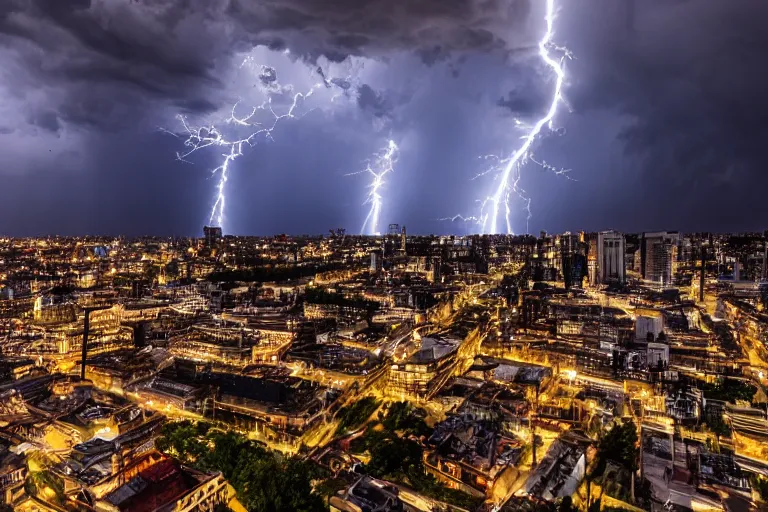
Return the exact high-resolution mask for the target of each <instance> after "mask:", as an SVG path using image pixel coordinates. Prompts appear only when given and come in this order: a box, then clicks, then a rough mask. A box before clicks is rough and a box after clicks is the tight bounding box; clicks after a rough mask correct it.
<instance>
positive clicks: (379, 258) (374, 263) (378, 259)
mask: <svg viewBox="0 0 768 512" xmlns="http://www.w3.org/2000/svg"><path fill="white" fill-rule="evenodd" d="M383 263H384V259H383V255H382V254H381V251H371V272H381V268H382V266H383Z"/></svg>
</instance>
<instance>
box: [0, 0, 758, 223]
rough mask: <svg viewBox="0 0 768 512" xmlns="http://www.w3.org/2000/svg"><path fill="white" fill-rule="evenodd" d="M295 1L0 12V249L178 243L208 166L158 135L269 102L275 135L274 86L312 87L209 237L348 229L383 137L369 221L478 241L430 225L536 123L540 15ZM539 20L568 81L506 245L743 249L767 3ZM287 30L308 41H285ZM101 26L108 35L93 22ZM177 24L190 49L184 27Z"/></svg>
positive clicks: (543, 101) (280, 91)
mask: <svg viewBox="0 0 768 512" xmlns="http://www.w3.org/2000/svg"><path fill="white" fill-rule="evenodd" d="M632 5H634V10H633V11H631V10H629V9H630V8H631V7H632ZM292 6H293V8H294V9H293V10H289V11H286V12H285V13H275V15H274V17H273V22H274V23H275V27H278V28H271V27H270V26H269V23H261V24H258V25H254V26H247V27H246V26H244V24H243V21H242V19H245V18H247V16H249V15H250V11H249V10H248V8H244V11H243V14H242V16H241V18H242V19H238V18H237V16H235V15H233V13H232V12H231V11H220V10H217V9H213V8H212V9H210V10H207V11H206V10H204V9H202V7H201V6H198V5H196V4H194V3H192V4H189V5H187V7H186V8H183V7H181V6H180V5H179V6H176V7H178V8H176V7H175V5H174V2H168V3H167V4H163V7H162V8H160V7H158V9H160V11H162V14H163V15H162V16H153V15H152V13H151V11H150V8H149V7H148V6H146V5H143V4H142V3H140V2H136V3H131V4H126V5H125V6H121V7H117V6H115V5H111V4H108V3H102V2H93V3H90V2H80V3H72V4H67V5H62V4H59V3H51V2H44V1H42V0H41V1H37V2H12V3H11V4H9V6H7V7H6V8H5V10H4V11H3V12H2V13H1V14H0V38H2V40H3V41H4V42H6V43H7V44H5V45H4V46H3V49H2V50H1V51H0V61H1V62H3V63H4V65H3V69H4V72H3V75H2V81H0V87H1V88H2V89H3V90H4V92H5V93H7V94H6V95H5V97H4V99H3V103H2V104H1V105H0V109H1V110H2V111H3V112H4V113H5V114H6V115H5V116H4V118H3V121H2V122H0V133H1V134H2V135H0V137H1V139H0V140H2V143H3V145H4V147H5V148H6V149H7V150H6V151H5V152H4V153H3V155H2V157H0V179H2V182H3V184H4V187H3V189H4V190H5V192H6V193H5V195H4V199H3V201H2V202H0V218H2V219H3V220H2V221H0V233H2V234H4V235H13V236H23V235H30V236H31V235H44V234H54V233H61V234H68V235H75V234H83V233H93V234H96V233H110V234H126V235H131V236H134V235H141V234H153V235H174V234H175V235H184V236H191V235H195V234H198V233H199V232H200V226H202V225H204V224H207V223H208V220H209V219H208V217H209V215H208V214H209V213H210V212H211V208H212V206H213V205H214V200H215V191H216V186H217V178H216V177H212V175H211V172H210V171H211V170H212V169H214V168H216V166H218V165H220V164H221V161H220V160H219V159H218V155H219V154H220V153H222V152H223V151H218V150H219V149H221V148H209V149H210V150H206V151H200V152H196V153H195V154H194V155H189V156H187V157H186V158H185V160H186V161H181V160H178V159H176V155H177V153H184V150H185V146H184V144H183V142H184V140H183V138H180V137H179V136H180V135H183V130H182V128H181V126H180V125H179V122H178V120H177V117H176V116H177V115H179V114H181V115H184V116H186V119H188V121H189V122H190V123H191V124H192V125H194V126H203V125H206V123H209V122H210V123H213V124H214V125H215V126H217V127H219V126H222V124H221V123H222V122H225V121H226V119H227V118H228V117H231V116H232V115H233V111H234V115H236V116H238V118H240V119H242V118H243V116H246V115H247V114H248V113H249V112H250V109H251V108H252V107H256V106H259V105H261V104H262V103H261V102H262V101H264V100H265V98H266V99H269V98H272V101H273V103H272V104H273V105H274V107H275V108H274V112H275V115H278V116H280V115H284V114H285V113H286V112H287V111H288V110H289V109H290V101H288V100H289V99H290V98H292V97H293V96H292V94H289V91H290V92H291V93H293V92H295V93H298V92H302V93H304V94H306V93H308V92H309V91H314V92H313V94H312V96H311V97H309V98H307V99H306V102H303V101H302V102H301V103H300V104H299V105H298V106H297V110H296V111H295V113H296V114H297V115H296V118H295V119H285V120H284V121H285V122H282V121H281V122H280V124H278V125H275V129H274V131H273V133H271V138H272V140H265V141H259V143H258V144H255V145H254V146H253V147H250V146H249V147H248V148H247V150H246V151H244V152H243V155H242V156H240V157H239V158H238V159H237V160H234V161H233V162H232V172H231V173H230V175H229V180H228V183H227V190H228V193H229V194H230V195H231V197H230V198H228V199H229V201H228V202H227V208H226V211H225V214H224V215H225V217H226V218H225V222H223V224H224V227H225V231H226V232H227V233H233V234H254V233H280V232H284V233H291V234H299V233H323V232H326V231H327V230H328V229H330V228H336V227H346V228H347V230H348V231H349V232H354V231H355V230H356V229H357V228H356V227H357V226H360V225H362V224H363V221H364V219H365V217H366V214H367V213H368V211H369V206H370V205H368V204H365V202H366V196H367V194H368V193H369V189H368V188H366V187H368V186H369V182H368V181H366V180H365V179H362V178H361V179H355V178H349V177H347V176H346V175H348V174H352V173H355V172H358V171H360V169H362V168H365V163H366V162H367V161H370V159H371V158H372V157H374V155H375V154H376V153H377V152H378V151H380V150H381V148H382V147H385V146H386V144H387V141H390V140H391V141H394V142H395V143H396V144H397V146H398V148H399V159H398V162H397V165H396V167H395V169H394V171H393V172H392V173H389V174H388V175H387V177H386V183H385V184H384V188H382V197H383V199H382V205H381V223H382V224H383V225H386V224H388V223H390V222H397V223H400V224H405V225H408V226H409V229H410V230H411V231H412V232H413V233H450V232H456V233H460V234H464V233H473V232H479V231H482V228H481V227H480V226H478V225H477V224H475V223H474V222H473V221H466V222H462V221H454V222H450V221H446V220H441V219H448V218H453V217H455V216H456V215H462V216H463V217H464V218H469V217H477V216H478V215H479V212H480V211H481V208H480V205H479V202H482V201H483V200H484V199H485V198H488V197H491V196H493V194H494V191H495V190H496V188H497V187H498V177H494V176H495V175H494V173H490V174H488V175H485V176H481V177H479V178H476V179H473V178H474V177H475V176H476V175H477V174H480V173H483V172H484V171H485V170H487V168H488V163H489V162H488V160H487V159H484V158H482V157H484V156H486V155H489V154H494V155H498V156H499V157H501V158H508V157H509V156H510V155H511V154H512V153H514V151H515V149H516V148H517V147H519V143H518V141H519V137H520V136H521V134H524V133H525V132H524V128H523V131H522V132H521V130H520V129H518V128H515V121H514V118H515V117H517V118H519V119H520V120H521V122H533V121H535V120H537V119H539V118H541V116H542V115H543V114H544V113H545V112H546V109H547V105H548V101H549V100H550V99H551V98H550V97H549V95H551V92H552V87H553V85H554V84H553V81H552V73H551V70H548V69H547V66H545V65H543V64H542V61H541V58H540V56H539V55H538V54H537V52H536V51H535V45H536V43H537V42H539V41H541V37H542V34H543V33H544V31H545V29H546V27H545V25H544V23H543V20H544V18H545V16H544V15H545V9H544V3H536V2H533V3H531V2H525V1H520V0H518V1H514V2H512V1H510V2H506V3H505V2H502V3H500V4H499V5H498V6H496V7H498V8H499V9H502V7H503V9H502V10H500V11H499V12H498V13H497V14H498V17H497V18H498V20H496V21H489V19H492V18H493V17H492V16H491V17H489V16H484V15H485V14H487V13H484V12H482V11H480V10H478V9H480V8H479V7H477V6H473V4H466V5H465V6H464V7H463V9H464V10H462V8H457V9H456V10H450V9H448V10H441V8H440V7H439V5H437V4H435V6H432V5H425V6H424V7H423V9H419V10H413V9H410V8H408V7H406V8H404V9H403V10H402V13H400V14H398V15H395V14H390V13H389V12H388V11H385V10H383V9H384V4H381V3H379V2H375V1H372V2H371V3H370V5H368V7H367V8H363V7H362V6H360V7H359V9H360V11H359V13H358V14H359V16H358V17H357V18H359V19H356V20H349V19H347V18H345V17H343V16H334V15H332V14H333V13H326V12H322V10H321V9H322V8H321V7H318V6H309V5H304V2H301V1H299V0H296V1H295V2H293V3H292ZM555 6H556V8H557V11H558V13H557V18H556V23H555V25H554V31H553V37H552V43H553V44H555V45H558V46H559V45H562V46H564V47H567V48H568V49H569V50H570V52H571V54H572V55H573V57H574V58H573V59H572V60H566V61H565V63H564V65H565V69H566V81H565V84H564V93H563V99H564V101H565V103H564V106H566V107H568V109H567V110H568V111H566V109H561V112H559V113H558V115H557V116H556V117H555V119H554V122H553V126H552V130H550V131H547V133H546V134H545V135H544V136H543V137H541V138H540V140H538V139H537V141H536V142H535V148H534V150H533V153H534V155H533V156H534V157H535V161H537V162H539V163H543V164H545V166H546V167H547V169H544V168H542V167H541V166H539V165H536V163H531V162H529V164H528V165H527V166H526V168H525V169H524V172H523V173H522V174H521V181H520V187H521V189H524V190H525V196H526V197H527V198H530V200H531V214H532V216H531V219H530V222H527V219H526V217H527V212H526V209H525V206H526V202H525V200H523V199H520V198H517V197H516V196H511V197H512V200H511V202H510V212H511V216H510V218H511V228H512V231H514V232H516V233H524V232H526V231H527V232H531V233H538V232H539V231H540V230H546V231H549V232H563V231H567V230H570V231H576V230H578V229H586V230H588V231H594V230H598V229H603V228H605V227H607V226H605V220H604V219H605V218H606V217H607V216H610V218H611V226H610V227H611V228H615V229H617V230H620V231H624V232H637V231H641V230H647V229H648V228H653V229H663V228H666V229H678V230H681V231H686V232H689V231H705V230H711V231H718V232H725V231H759V230H762V229H763V228H764V226H763V225H762V221H761V220H760V219H761V218H765V217H766V215H768V206H766V205H765V202H764V201H761V197H760V194H761V190H763V189H764V188H765V187H766V186H768V182H766V180H767V179H768V178H766V176H765V173H762V172H761V169H762V168H764V166H765V163H766V162H765V155H764V151H763V150H762V145H761V143H760V141H761V140H762V139H763V138H764V128H763V127H762V123H761V122H760V119H762V117H764V116H763V113H764V112H765V109H766V107H767V106H766V104H765V101H764V99H763V95H762V92H761V90H760V88H759V87H758V85H757V84H759V83H761V75H760V72H759V70H760V69H762V67H759V66H756V65H755V64H756V63H757V62H758V61H757V59H758V58H760V50H761V47H762V46H761V44H760V41H761V38H762V37H764V35H763V33H762V30H761V29H760V27H759V23H757V22H756V20H759V19H761V14H764V13H765V10H766V6H765V5H764V4H761V3H760V2H753V1H745V2H744V3H743V4H742V5H741V6H740V8H739V9H732V8H729V6H727V5H724V4H722V3H721V2H714V1H705V2H675V3H673V4H670V3H667V2H642V3H640V2H634V4H632V3H631V2H618V3H616V2H611V3H610V4H606V5H603V3H601V2H600V1H598V0H591V1H590V2H588V3H586V4H584V5H579V6H575V4H565V3H563V4H559V3H558V2H555ZM356 12H357V11H356ZM392 12H393V13H394V12H395V10H393V11H392ZM398 12H400V11H398ZM155 14H157V13H155ZM296 15H304V16H305V22H306V25H307V27H306V30H305V31H302V30H296V29H292V28H284V27H293V26H294V25H292V21H291V19H290V16H296ZM118 16H121V19H122V22H123V23H122V24H121V25H120V26H116V25H115V24H114V23H111V22H110V20H114V19H117V18H116V17H118ZM281 16H284V18H281ZM367 16H374V17H376V16H378V18H377V19H378V20H379V21H380V22H381V23H382V24H385V22H384V20H387V22H391V23H394V24H395V26H398V27H399V29H401V30H400V31H397V30H395V31H392V30H377V29H374V28H371V29H370V31H371V32H370V33H369V34H367V35H366V37H362V38H361V37H357V38H356V37H355V34H359V33H360V30H361V29H360V27H359V26H357V25H355V23H358V22H359V23H361V24H365V23H367V24H368V25H365V26H369V25H370V26H372V27H375V23H373V22H370V23H369V22H368V21H367ZM396 16H405V17H406V18H402V19H400V18H397V17H396ZM32 19H37V20H38V21H37V22H35V23H31V20H32ZM150 20H153V21H150ZM193 20H202V21H201V23H202V26H203V27H204V30H202V31H198V32H194V31H193V32H194V33H192V32H190V30H189V28H188V27H189V26H191V25H192V24H194V21H193ZM500 20H503V21H504V22H505V23H498V22H497V21H500ZM688 20H693V21H695V23H687V21H688ZM371 23H373V25H371ZM683 25H684V26H685V29H684V30H679V27H680V26H683ZM424 26H436V27H441V28H442V30H437V31H433V32H434V33H433V32H429V31H427V32H424V31H423V30H421V27H424ZM222 27H225V28H228V29H229V31H228V32H227V31H222V30H220V29H221V28H222ZM715 27H716V30H715ZM462 31H464V32H462ZM162 33H167V34H169V35H168V37H164V36H161V35H159V34H162ZM225 33H226V34H229V35H225ZM331 33H333V34H336V36H335V37H331V36H330V35H329V34H331ZM415 33H418V34H419V37H420V38H416V39H414V34H415ZM140 34H144V35H140ZM147 34H155V35H154V36H153V37H154V39H153V38H151V37H148V36H146V35H147ZM462 34H464V36H462ZM470 35H471V37H470ZM145 36H146V37H145ZM203 48H204V50H203ZM270 48H271V49H270ZM41 49H47V50H48V51H47V52H43V53H41V52H40V50H41ZM557 55H558V56H561V55H560V54H559V53H558V54H557ZM246 63H247V64H248V65H245V64H246ZM265 70H266V72H265ZM318 84H321V86H320V87H315V86H317V85H318ZM288 85H292V86H293V87H292V88H290V89H288V88H287V87H288ZM256 86H258V87H256ZM256 90H258V91H257V92H258V94H257V93H256V92H253V91H256ZM22 91H23V92H22ZM238 100H240V103H239V107H238V110H234V109H233V108H232V107H233V105H234V104H235V103H237V102H238ZM255 120H257V121H258V122H260V123H264V122H265V121H266V120H268V118H257V119H255ZM170 133H173V134H175V135H176V137H174V136H172V135H171V134H170ZM262 142H263V143H262ZM548 169H549V170H548ZM552 169H569V173H568V175H567V177H565V176H563V175H559V174H558V173H556V172H551V170H552ZM568 178H571V179H568ZM22 212H23V213H22ZM499 224H500V225H501V224H502V223H499ZM486 230H487V228H486ZM496 230H497V231H506V229H502V228H501V227H500V226H497V229H496Z"/></svg>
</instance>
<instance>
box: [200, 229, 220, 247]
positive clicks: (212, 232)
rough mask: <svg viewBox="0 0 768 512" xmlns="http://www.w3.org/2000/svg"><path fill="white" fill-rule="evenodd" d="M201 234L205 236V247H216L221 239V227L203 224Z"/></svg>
mask: <svg viewBox="0 0 768 512" xmlns="http://www.w3.org/2000/svg"><path fill="white" fill-rule="evenodd" d="M203 235H204V237H205V246H206V247H208V248H211V247H216V246H217V245H219V242H220V241H221V237H222V234H221V228H220V227H218V226H205V227H204V228H203Z"/></svg>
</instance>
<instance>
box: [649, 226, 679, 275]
mask: <svg viewBox="0 0 768 512" xmlns="http://www.w3.org/2000/svg"><path fill="white" fill-rule="evenodd" d="M679 243H680V234H679V233H676V232H667V231H660V232H656V233H643V234H642V238H641V241H640V273H641V274H642V276H643V279H644V280H646V281H648V282H650V283H652V284H654V285H657V286H661V287H666V286H669V285H670V284H672V278H673V277H674V274H675V270H676V264H675V263H676V260H677V249H678V245H679Z"/></svg>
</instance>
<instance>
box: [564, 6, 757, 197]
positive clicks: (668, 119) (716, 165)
mask: <svg viewBox="0 0 768 512" xmlns="http://www.w3.org/2000/svg"><path fill="white" fill-rule="evenodd" d="M633 18H634V26H633V27H632V28H631V29H626V30H624V31H615V32H613V33H609V34H602V35H600V36H599V45H596V47H594V48H591V49H590V50H591V51H590V58H589V60H590V67H589V68H588V69H587V71H588V72H589V73H590V74H589V75H588V76H587V77H586V78H585V79H583V80H581V81H582V84H581V85H580V86H579V87H577V88H576V91H575V97H574V100H575V103H576V105H577V106H582V107H590V106H598V107H610V108H614V107H618V108H619V109H620V112H622V113H625V114H629V115H631V116H633V118H634V121H633V122H632V123H631V124H630V125H629V126H628V127H626V129H625V130H623V132H622V133H621V139H622V140H623V141H624V142H625V147H626V150H627V152H628V155H629V156H630V157H633V158H640V159H642V161H643V162H644V163H645V164H646V167H647V170H648V173H649V176H651V175H655V176H656V177H657V178H662V177H665V176H666V178H667V181H668V182H672V183H678V184H686V185H692V184H695V183H697V182H700V181H705V180H712V179H717V178H718V176H721V175H728V174H729V173H731V172H732V169H733V168H734V167H736V168H739V169H742V170H743V172H742V173H739V174H741V176H742V177H746V174H749V175H750V177H751V178H752V179H753V180H755V182H756V183H763V184H768V178H766V173H765V168H766V167H767V166H768V153H766V151H765V150H764V148H765V143H764V141H765V140H766V138H768V126H766V124H765V122H764V120H765V119H766V118H767V116H768V97H767V96H766V94H765V90H766V87H767V86H768V71H766V68H765V65H764V62H765V56H764V50H765V48H768V32H766V31H765V23H764V22H765V20H767V19H768V4H767V3H765V2H762V1H759V0H754V1H753V0H740V1H739V2H735V3H734V2H720V1H717V0H703V1H702V0H700V1H688V2H675V3H671V4H664V3H660V2H650V3H648V4H647V5H646V4H642V3H640V2H637V3H636V11H635V13H634V16H633ZM578 69H579V68H577V72H578ZM581 69H583V68H581ZM729 169H730V170H729ZM726 181H728V180H726ZM732 184H735V183H734V182H732ZM704 188H705V189H706V190H707V193H709V194H712V195H716V193H717V191H716V190H715V189H714V188H713V187H704Z"/></svg>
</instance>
